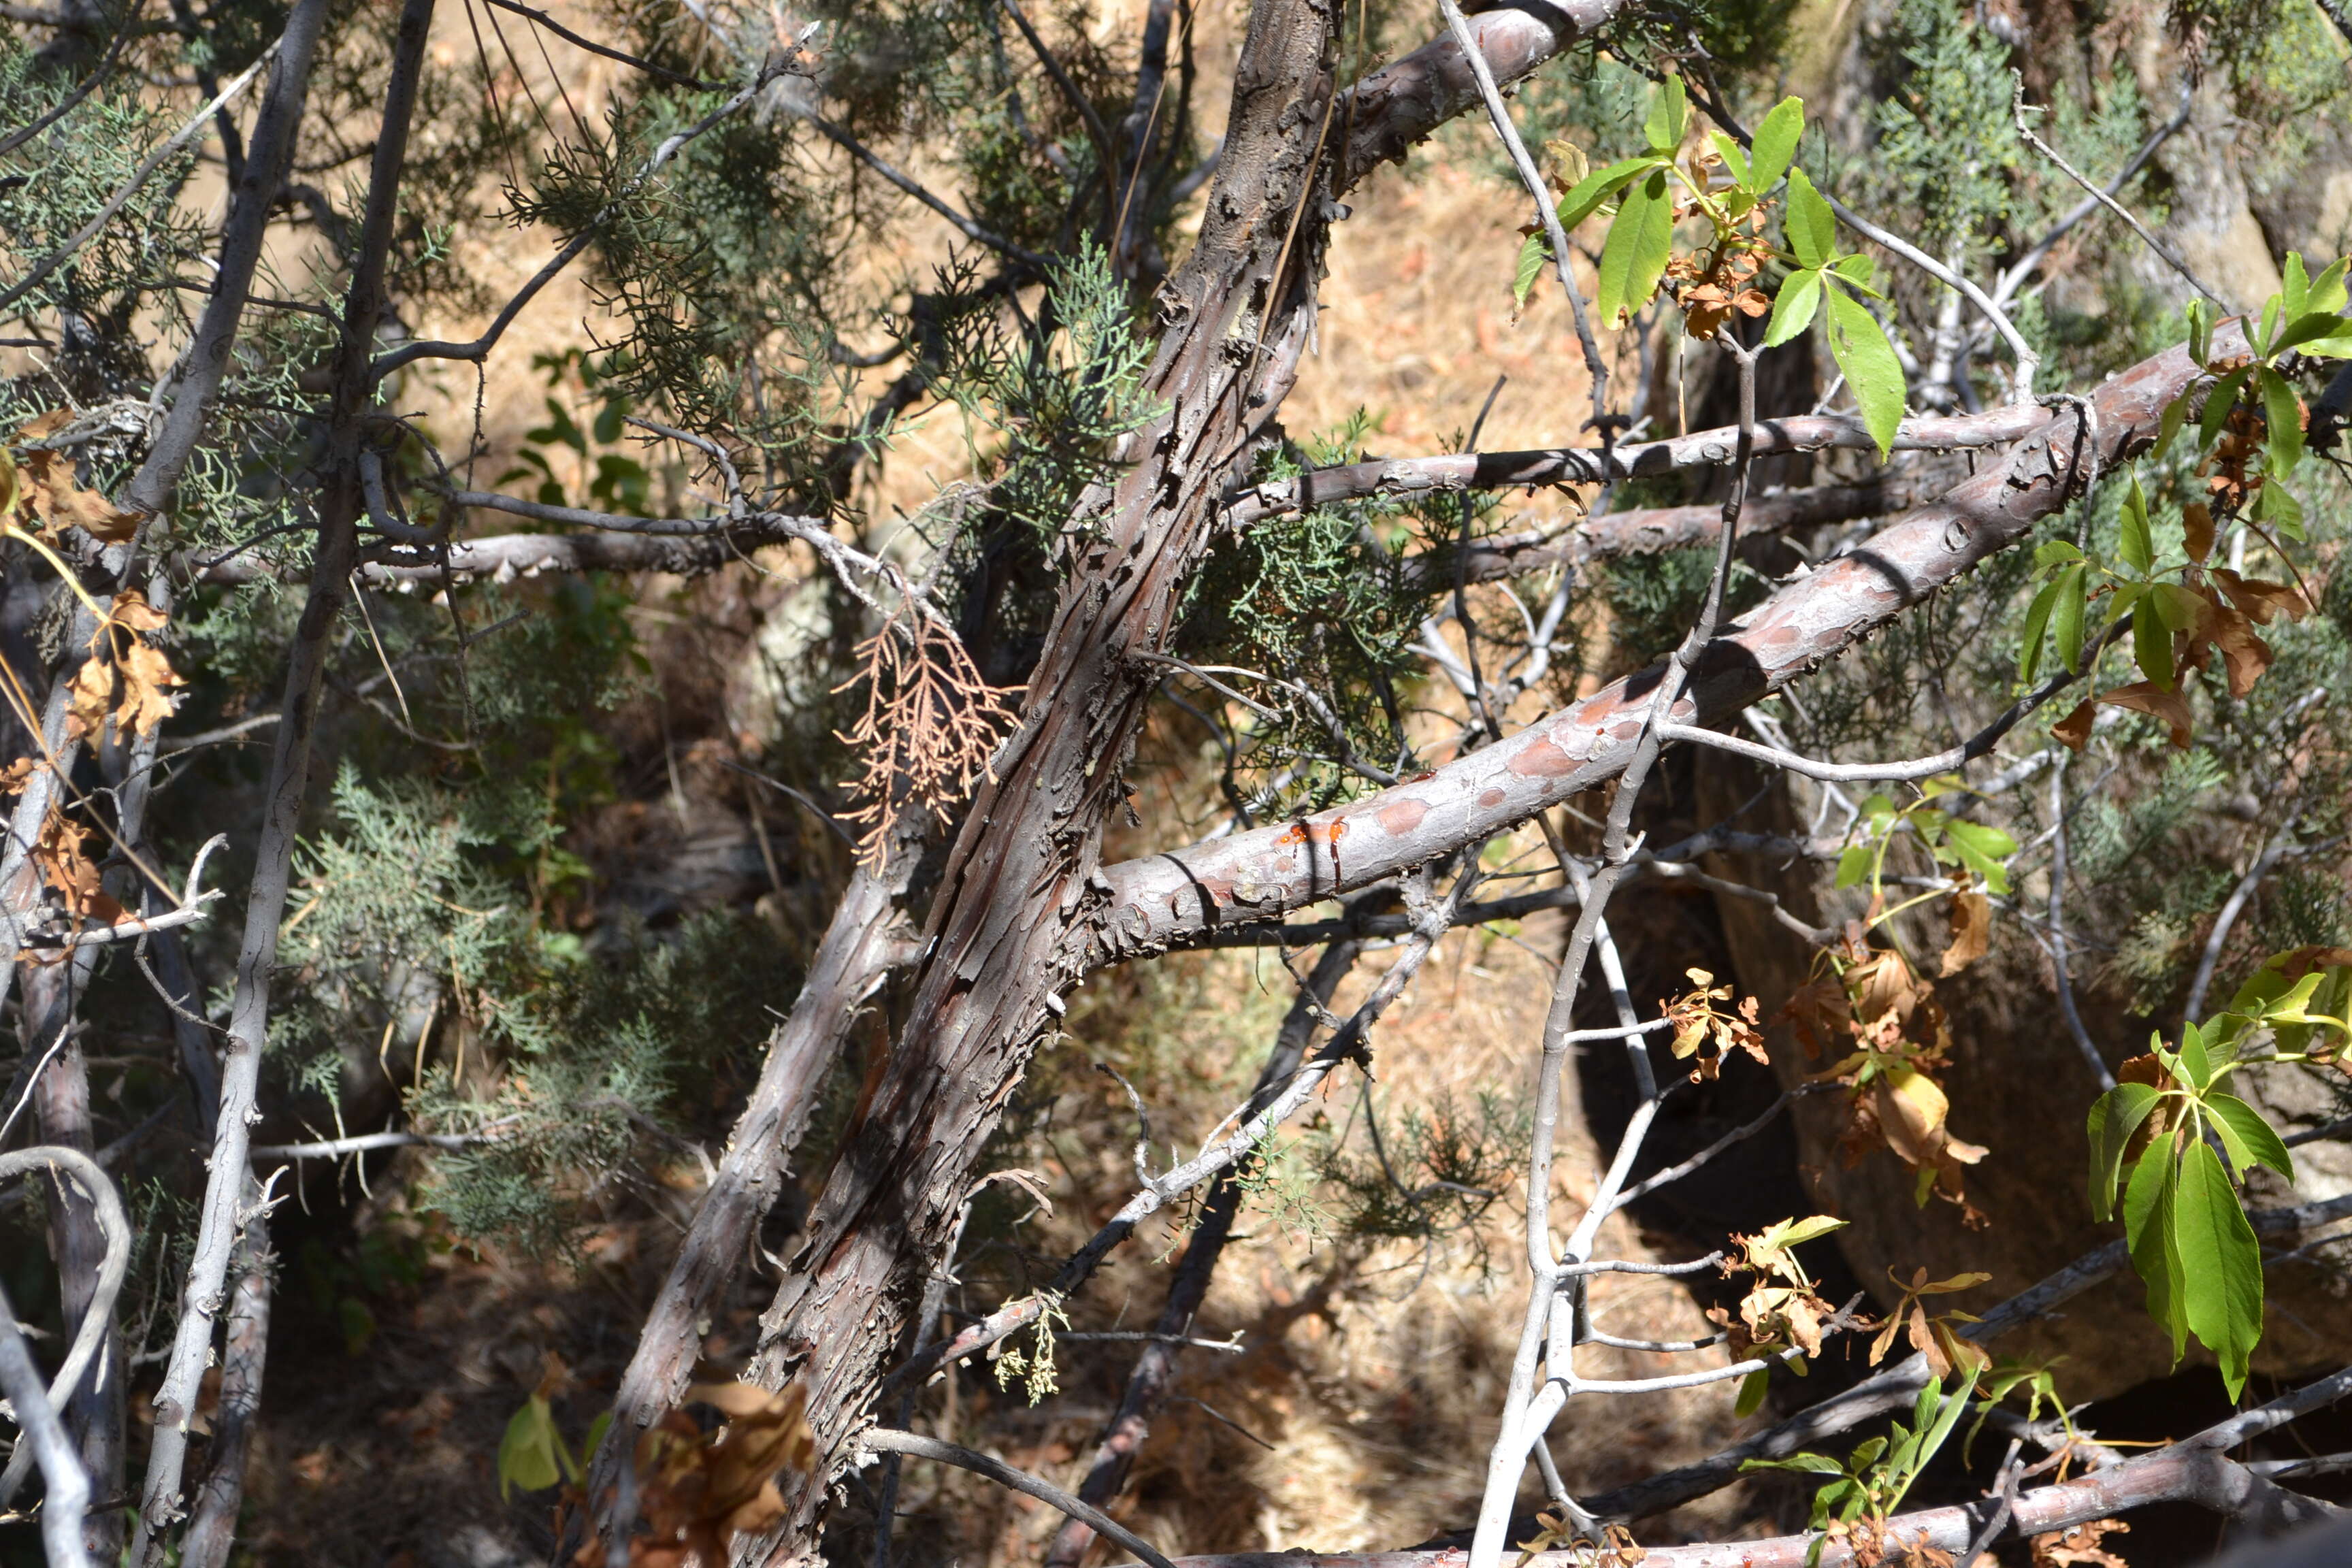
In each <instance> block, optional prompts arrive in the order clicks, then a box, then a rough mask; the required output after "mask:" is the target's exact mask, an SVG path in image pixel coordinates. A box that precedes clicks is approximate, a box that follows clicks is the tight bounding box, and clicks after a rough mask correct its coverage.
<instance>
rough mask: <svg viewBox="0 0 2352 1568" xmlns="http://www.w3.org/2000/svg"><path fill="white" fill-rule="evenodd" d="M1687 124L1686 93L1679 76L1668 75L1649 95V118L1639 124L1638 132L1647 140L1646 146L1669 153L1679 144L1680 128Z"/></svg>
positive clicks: (1688, 103) (1688, 96)
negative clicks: (1650, 95)
mask: <svg viewBox="0 0 2352 1568" xmlns="http://www.w3.org/2000/svg"><path fill="white" fill-rule="evenodd" d="M1689 125H1690V95H1689V93H1688V92H1686V91H1685V89H1684V88H1683V79H1682V78H1680V77H1678V76H1670V77H1668V78H1666V79H1665V80H1664V82H1661V83H1660V84H1659V86H1658V90H1657V91H1656V92H1655V93H1654V94H1653V95H1652V97H1651V99H1650V118H1649V119H1648V120H1647V121H1644V122H1643V126H1642V134H1643V135H1644V136H1646V137H1648V138H1649V140H1650V150H1651V151H1652V152H1654V153H1666V154H1669V155H1671V154H1672V153H1674V151H1675V149H1676V148H1678V147H1680V146H1681V145H1682V144H1683V132H1684V131H1685V130H1686V129H1687V128H1688V127H1689Z"/></svg>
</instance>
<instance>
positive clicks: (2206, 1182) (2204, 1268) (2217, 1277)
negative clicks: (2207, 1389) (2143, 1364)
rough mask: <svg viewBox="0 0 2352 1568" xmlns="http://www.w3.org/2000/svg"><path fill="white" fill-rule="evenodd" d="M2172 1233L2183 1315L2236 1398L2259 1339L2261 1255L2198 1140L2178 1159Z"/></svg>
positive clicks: (2215, 1160) (2225, 1180) (2215, 1162)
mask: <svg viewBox="0 0 2352 1568" xmlns="http://www.w3.org/2000/svg"><path fill="white" fill-rule="evenodd" d="M2172 1230H2173V1235H2174V1242H2173V1245H2174V1248H2175V1250H2176V1252H2177V1254H2178V1256H2179V1261H2180V1278H2181V1280H2182V1290H2181V1296H2182V1315H2183V1317H2184V1318H2185V1319H2186V1320H2187V1321H2188V1324H2189V1331H2190V1332H2192V1333H2194V1334H2195V1335H2196V1336H2197V1337H2198V1338H2199V1339H2200V1340H2202V1341H2203V1342H2205V1345H2206V1348H2208V1349H2209V1350H2210V1351H2211V1352H2213V1353H2214V1354H2215V1355H2216V1356H2218V1357H2220V1358H2221V1382H2222V1384H2224V1385H2225V1386H2226V1387H2227V1388H2228V1389H2229V1392H2230V1397H2231V1399H2233V1400H2234V1399H2236V1398H2237V1397H2238V1394H2239V1391H2240V1390H2242V1388H2244V1387H2245V1385H2246V1364H2247V1362H2248V1360H2249V1358H2251V1357H2252V1354H2253V1352H2254V1345H2255V1344H2256V1342H2259V1341H2260V1340H2261V1339H2262V1337H2263V1254H2262V1248H2261V1247H2260V1246H2259V1245H2258V1244H2257V1243H2256V1242H2255V1240H2254V1227H2253V1226H2251V1225H2249V1224H2247V1223H2246V1211H2245V1210H2244V1209H2243V1208H2242V1207H2241V1206H2240V1205H2239V1203H2238V1194H2237V1190H2236V1189H2235V1188H2233V1187H2232V1186H2231V1184H2230V1178H2229V1175H2228V1174H2227V1173H2225V1172H2224V1171H2223V1170H2222V1169H2221V1160H2220V1159H2219V1157H2217V1156H2216V1155H2215V1154H2214V1152H2213V1151H2212V1150H2211V1149H2210V1148H2208V1147H2207V1146H2206V1145H2205V1144H2203V1143H2201V1142H2196V1143H2191V1144H2189V1147H2188V1149H2187V1151H2186V1152H2185V1153H2184V1155H2183V1157H2182V1159H2181V1162H2180V1176H2179V1192H2178V1194H2177V1195H2176V1196H2175V1198H2174V1202H2173V1224H2172Z"/></svg>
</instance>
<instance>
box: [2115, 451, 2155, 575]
mask: <svg viewBox="0 0 2352 1568" xmlns="http://www.w3.org/2000/svg"><path fill="white" fill-rule="evenodd" d="M2116 552H2117V553H2118V554H2120V555H2121V556H2122V557H2123V560H2124V564H2125V565H2126V566H2128V567H2130V568H2131V569H2132V570H2133V571H2135V572H2137V573H2138V574H2140V575H2141V576H2143V577H2145V576H2147V573H2148V568H2149V567H2151V566H2154V565H2155V564H2156V542H2155V539H2154V537H2153V536H2152V535H2151V534H2150V533H2149V531H2148V526H2147V494H2146V493H2145V492H2143V491H2142V490H2141V489H2140V488H2139V476H2138V475H2137V474H2134V475H2132V482H2131V489H2129V490H2127V491H2126V492H2125V494H2124V518H2123V534H2122V537H2121V538H2120V539H2118V540H2117V541H2116Z"/></svg>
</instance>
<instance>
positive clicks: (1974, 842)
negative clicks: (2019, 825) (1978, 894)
mask: <svg viewBox="0 0 2352 1568" xmlns="http://www.w3.org/2000/svg"><path fill="white" fill-rule="evenodd" d="M1944 832H1945V835H1946V837H1947V838H1948V841H1949V842H1950V844H1951V847H1952V853H1954V854H1955V855H1958V857H1959V858H1960V864H1962V865H1964V866H1966V867H1967V868H1969V870H1971V871H1974V872H1975V873H1976V874H1977V875H1978V876H1979V877H1982V878H1983V879H1984V883H1985V886H1986V887H1987V888H1988V889H1991V890H1992V891H1993V892H1995V893H2003V894H2005V893H2007V892H2008V891H2009V869H2008V868H2007V867H2005V866H2003V865H2002V864H2001V862H2002V861H2004V860H2006V859H2007V858H2009V857H2011V855H2014V854H2016V853H2017V840H2016V839H2014V838H2011V837H2010V836H2009V835H2008V834H2006V833H2003V832H2002V831H2001V830H2000V828H1998V827H1988V826H1985V825H1984V824H1983V823H1980V822H1964V821H1961V820H1960V819H1959V818H1958V817H1954V818H1953V819H1952V820H1951V821H1950V822H1948V823H1947V824H1946V825H1945V827H1944Z"/></svg>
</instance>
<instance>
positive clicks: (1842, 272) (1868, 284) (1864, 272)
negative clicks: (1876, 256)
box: [1829, 255, 1886, 300]
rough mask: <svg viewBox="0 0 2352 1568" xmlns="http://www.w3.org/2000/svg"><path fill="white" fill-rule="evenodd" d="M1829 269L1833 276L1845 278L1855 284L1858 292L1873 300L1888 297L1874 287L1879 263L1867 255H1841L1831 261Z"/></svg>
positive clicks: (1855, 290)
mask: <svg viewBox="0 0 2352 1568" xmlns="http://www.w3.org/2000/svg"><path fill="white" fill-rule="evenodd" d="M1829 271H1830V273H1831V275H1832V277H1837V278H1843V279H1845V280H1846V281H1847V282H1848V283H1851V284H1853V291H1854V292H1855V293H1857V294H1863V295H1867V296H1868V297H1869V298H1871V299H1873V300H1884V299H1885V298H1886V296H1885V295H1884V294H1882V293H1880V292H1879V291H1878V290H1877V289H1875V288H1874V287H1872V285H1874V283H1876V282H1877V281H1878V263H1876V262H1875V261H1873V260H1872V259H1871V258H1869V257H1867V256H1861V255H1854V256H1841V257H1839V258H1837V259H1836V260H1835V261H1832V262H1831V263H1830V265H1829Z"/></svg>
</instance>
